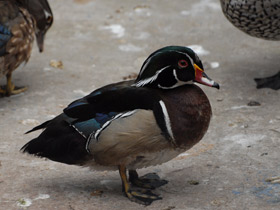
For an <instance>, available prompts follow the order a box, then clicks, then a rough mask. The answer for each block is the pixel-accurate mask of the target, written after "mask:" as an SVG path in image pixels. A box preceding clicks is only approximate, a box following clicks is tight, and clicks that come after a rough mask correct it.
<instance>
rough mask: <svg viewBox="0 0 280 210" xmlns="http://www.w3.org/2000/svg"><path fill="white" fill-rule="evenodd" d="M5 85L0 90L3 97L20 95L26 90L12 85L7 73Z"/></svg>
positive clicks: (10, 75) (9, 75) (10, 77)
mask: <svg viewBox="0 0 280 210" xmlns="http://www.w3.org/2000/svg"><path fill="white" fill-rule="evenodd" d="M6 77H7V85H6V87H2V88H0V94H1V95H3V96H11V95H16V94H19V93H22V92H24V91H26V90H27V87H16V86H15V85H14V84H13V83H12V74H11V73H9V74H7V76H6Z"/></svg>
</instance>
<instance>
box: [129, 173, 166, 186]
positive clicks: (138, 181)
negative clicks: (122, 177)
mask: <svg viewBox="0 0 280 210" xmlns="http://www.w3.org/2000/svg"><path fill="white" fill-rule="evenodd" d="M129 181H130V182H131V184H132V185H134V186H137V187H141V188H146V189H155V188H158V187H160V186H162V185H165V184H167V183H168V181H166V180H164V179H160V177H159V176H158V175H157V174H156V173H149V174H146V175H144V176H141V177H138V174H137V172H136V171H135V170H130V171H129Z"/></svg>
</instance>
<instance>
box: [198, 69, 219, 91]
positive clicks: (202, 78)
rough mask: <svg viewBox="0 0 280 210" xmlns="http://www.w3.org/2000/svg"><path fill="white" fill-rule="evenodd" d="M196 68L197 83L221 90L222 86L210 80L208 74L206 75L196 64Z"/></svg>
mask: <svg viewBox="0 0 280 210" xmlns="http://www.w3.org/2000/svg"><path fill="white" fill-rule="evenodd" d="M194 68H195V79H194V81H195V82H197V83H200V84H203V85H207V86H210V87H214V88H217V89H220V85H219V84H218V83H217V82H215V81H214V80H212V79H210V78H209V77H208V76H207V74H205V72H204V71H203V70H202V69H201V68H199V66H197V65H196V64H194Z"/></svg>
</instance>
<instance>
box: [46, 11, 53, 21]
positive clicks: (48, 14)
mask: <svg viewBox="0 0 280 210" xmlns="http://www.w3.org/2000/svg"><path fill="white" fill-rule="evenodd" d="M44 13H45V18H46V19H48V17H51V16H52V14H51V13H49V12H48V11H47V10H44Z"/></svg>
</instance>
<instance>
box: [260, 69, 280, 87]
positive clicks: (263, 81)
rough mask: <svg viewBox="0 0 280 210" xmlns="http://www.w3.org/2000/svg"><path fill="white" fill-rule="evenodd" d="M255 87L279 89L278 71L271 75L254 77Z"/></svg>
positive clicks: (279, 77) (279, 76) (279, 75)
mask: <svg viewBox="0 0 280 210" xmlns="http://www.w3.org/2000/svg"><path fill="white" fill-rule="evenodd" d="M255 81H256V83H257V88H258V89H259V88H271V89H273V90H278V89H280V71H279V72H278V73H277V74H275V75H274V76H271V77H266V78H256V79H255Z"/></svg>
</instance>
